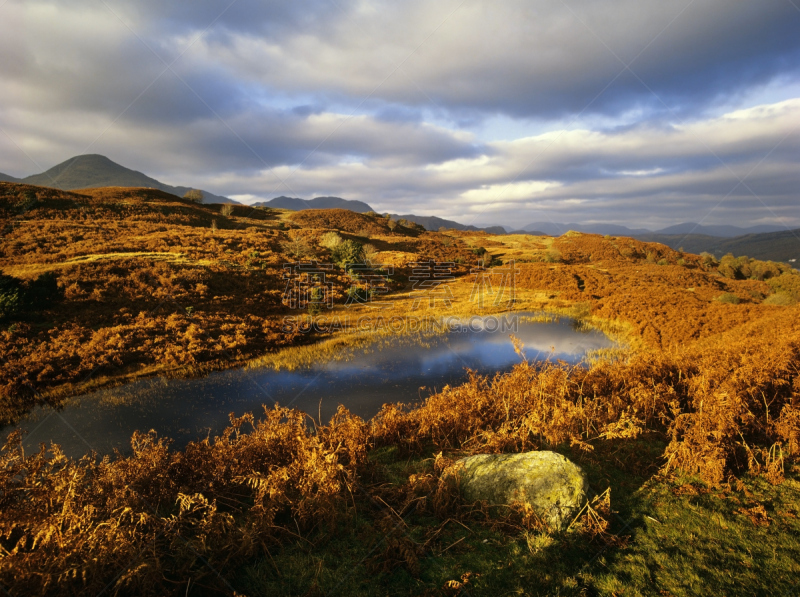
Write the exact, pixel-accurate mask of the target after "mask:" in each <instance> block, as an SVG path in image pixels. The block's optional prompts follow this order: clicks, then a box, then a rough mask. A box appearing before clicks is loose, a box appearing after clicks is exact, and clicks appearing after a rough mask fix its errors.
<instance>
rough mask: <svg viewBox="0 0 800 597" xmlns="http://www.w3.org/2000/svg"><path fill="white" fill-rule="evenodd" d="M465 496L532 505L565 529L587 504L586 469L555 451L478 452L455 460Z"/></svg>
mask: <svg viewBox="0 0 800 597" xmlns="http://www.w3.org/2000/svg"><path fill="white" fill-rule="evenodd" d="M456 467H457V468H456V471H457V472H456V474H457V478H458V481H459V487H460V489H461V493H462V496H463V497H464V499H466V500H467V501H469V502H478V501H486V502H488V503H489V504H491V505H509V504H511V503H512V502H522V503H527V504H529V505H530V506H531V507H532V508H533V511H534V512H536V514H537V515H538V516H539V517H540V518H541V519H542V520H543V521H544V522H546V523H547V524H548V525H549V526H550V527H551V528H553V529H562V528H564V526H565V525H566V524H569V522H571V521H572V519H573V518H574V517H575V516H576V515H577V514H578V511H579V510H580V509H581V508H582V507H583V505H584V504H585V503H586V498H587V495H586V494H587V492H588V490H589V483H588V482H587V480H586V475H585V474H584V472H583V470H582V469H581V468H580V467H579V466H578V465H576V464H575V463H573V462H572V461H570V460H569V459H567V458H566V457H564V456H562V455H561V454H557V453H555V452H548V451H537V452H525V453H522V454H477V455H475V456H469V457H467V458H462V459H461V460H459V461H458V462H456Z"/></svg>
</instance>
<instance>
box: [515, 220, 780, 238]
mask: <svg viewBox="0 0 800 597" xmlns="http://www.w3.org/2000/svg"><path fill="white" fill-rule="evenodd" d="M522 230H523V231H525V232H532V231H535V230H538V231H542V232H544V233H545V234H547V235H549V236H560V235H562V234H564V233H565V232H566V231H568V230H574V231H576V232H587V233H590V234H603V235H605V234H610V235H612V236H633V237H636V238H639V237H642V238H644V237H645V236H646V237H648V238H650V237H651V236H652V235H666V236H671V235H676V236H677V235H684V236H685V235H687V234H691V235H695V236H698V235H699V236H713V237H724V238H733V237H737V236H743V235H745V234H764V233H769V232H779V231H781V230H784V227H783V226H774V225H769V224H761V225H758V226H750V227H748V228H739V227H737V226H726V225H721V226H719V225H711V226H703V225H702V224H697V223H695V222H684V223H682V224H675V225H673V226H668V227H666V228H662V229H660V230H649V229H648V228H628V227H627V226H622V225H619V224H577V223H575V222H572V223H569V224H561V223H558V222H534V223H533V224H528V225H527V226H525V227H523V228H522ZM657 242H660V241H657Z"/></svg>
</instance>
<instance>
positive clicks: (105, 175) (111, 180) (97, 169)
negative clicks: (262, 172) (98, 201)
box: [7, 154, 235, 203]
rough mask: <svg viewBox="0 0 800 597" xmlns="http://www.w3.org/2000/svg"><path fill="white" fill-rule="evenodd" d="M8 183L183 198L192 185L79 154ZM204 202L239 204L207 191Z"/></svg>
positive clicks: (96, 156)
mask: <svg viewBox="0 0 800 597" xmlns="http://www.w3.org/2000/svg"><path fill="white" fill-rule="evenodd" d="M7 182H21V183H25V184H31V185H37V186H43V187H51V188H55V189H61V190H62V191H73V190H77V189H90V188H99V187H130V188H138V187H143V188H152V189H158V190H160V191H164V192H165V193H170V194H172V195H177V196H178V197H183V196H184V195H185V194H186V192H187V191H189V190H190V187H181V186H177V187H174V186H172V185H168V184H164V183H163V182H160V181H158V180H156V179H155V178H150V177H149V176H147V175H146V174H143V173H142V172H139V171H137V170H131V169H130V168H126V167H125V166H121V165H120V164H117V163H116V162H113V161H111V160H110V159H108V158H107V157H105V156H103V155H98V154H88V155H79V156H75V157H72V158H70V159H68V160H66V161H63V162H61V163H60V164H57V165H55V166H53V167H52V168H50V169H49V170H46V171H45V172H42V173H41V174H32V175H31V176H26V177H25V178H23V179H13V177H9V180H8V181H7ZM203 195H204V199H203V202H204V203H235V201H232V200H231V199H228V198H227V197H222V196H220V195H215V194H213V193H209V192H208V191H203Z"/></svg>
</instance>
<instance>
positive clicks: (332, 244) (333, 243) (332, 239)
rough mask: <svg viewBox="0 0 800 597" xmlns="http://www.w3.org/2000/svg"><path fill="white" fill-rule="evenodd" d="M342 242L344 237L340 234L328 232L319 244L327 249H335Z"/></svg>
mask: <svg viewBox="0 0 800 597" xmlns="http://www.w3.org/2000/svg"><path fill="white" fill-rule="evenodd" d="M341 242H342V237H341V236H339V234H338V233H336V232H333V231H330V232H326V233H325V234H323V235H322V237H321V238H320V239H319V244H320V246H322V247H325V248H326V249H331V250H333V249H335V248H336V247H337V246H339V244H340V243H341Z"/></svg>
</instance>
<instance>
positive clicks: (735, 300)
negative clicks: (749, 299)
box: [714, 292, 740, 305]
mask: <svg viewBox="0 0 800 597" xmlns="http://www.w3.org/2000/svg"><path fill="white" fill-rule="evenodd" d="M714 300H717V301H719V302H720V303H725V304H727V305H738V304H739V302H740V299H739V297H738V296H736V295H735V294H733V293H730V292H725V293H723V294H721V295H719V296H718V297H717V298H716V299H714Z"/></svg>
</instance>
